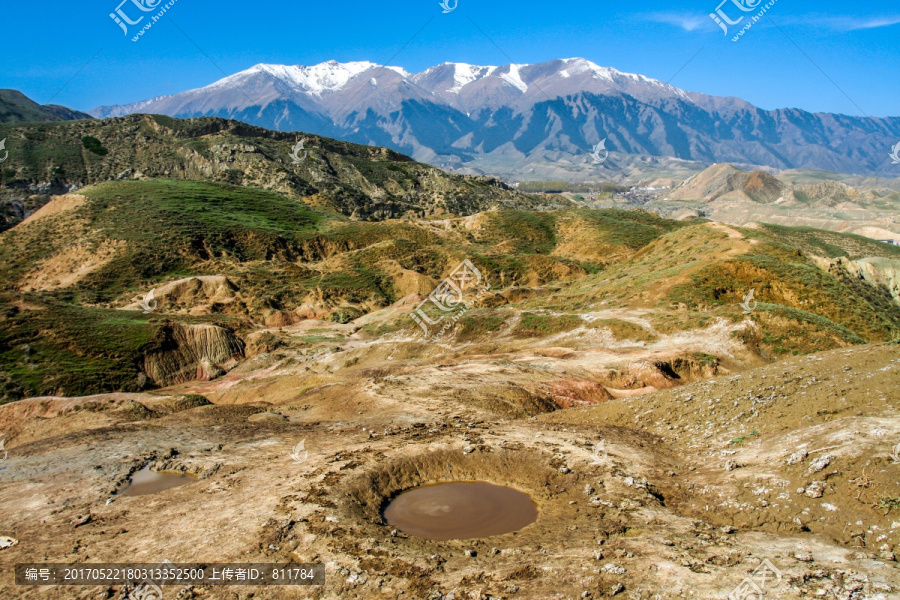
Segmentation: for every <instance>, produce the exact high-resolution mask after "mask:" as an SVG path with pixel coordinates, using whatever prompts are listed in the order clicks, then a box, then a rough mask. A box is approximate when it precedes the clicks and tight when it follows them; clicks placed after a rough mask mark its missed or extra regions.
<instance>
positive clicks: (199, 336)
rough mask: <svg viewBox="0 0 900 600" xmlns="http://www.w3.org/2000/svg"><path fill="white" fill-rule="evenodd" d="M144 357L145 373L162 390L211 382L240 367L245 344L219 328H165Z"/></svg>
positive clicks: (172, 326) (191, 326) (180, 326)
mask: <svg viewBox="0 0 900 600" xmlns="http://www.w3.org/2000/svg"><path fill="white" fill-rule="evenodd" d="M154 342H155V344H154V345H155V348H154V349H153V350H151V351H150V352H148V353H147V354H146V355H145V356H144V372H145V373H146V374H147V376H148V377H149V378H150V379H151V380H152V381H153V382H154V383H155V384H156V385H160V386H167V385H172V384H175V383H183V382H185V381H192V380H200V381H209V380H211V379H215V378H216V377H220V376H221V375H223V374H225V373H226V372H227V371H229V370H231V369H233V368H234V367H236V366H237V365H238V364H239V363H240V361H241V360H243V358H244V343H243V342H242V341H241V340H240V338H238V337H237V336H236V335H235V334H234V332H232V331H230V330H228V329H225V328H223V327H217V326H215V325H182V324H178V323H170V324H167V325H165V326H164V327H163V328H162V329H161V330H160V332H159V333H158V335H157V338H156V339H155V340H154Z"/></svg>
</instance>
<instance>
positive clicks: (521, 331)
mask: <svg viewBox="0 0 900 600" xmlns="http://www.w3.org/2000/svg"><path fill="white" fill-rule="evenodd" d="M584 324H585V321H584V320H583V319H582V318H581V317H579V316H577V315H540V314H534V313H522V320H521V321H519V323H518V325H516V328H515V329H514V330H513V333H514V334H516V335H519V336H521V337H542V336H547V335H551V334H554V333H563V332H565V331H571V330H573V329H575V328H577V327H579V326H581V325H584Z"/></svg>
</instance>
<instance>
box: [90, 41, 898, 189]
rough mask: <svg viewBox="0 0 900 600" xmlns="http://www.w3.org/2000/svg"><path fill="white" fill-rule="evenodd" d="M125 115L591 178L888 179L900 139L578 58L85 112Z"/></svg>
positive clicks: (494, 168)
mask: <svg viewBox="0 0 900 600" xmlns="http://www.w3.org/2000/svg"><path fill="white" fill-rule="evenodd" d="M137 112H143V113H159V114H164V115H169V116H174V117H182V118H187V117H198V116H217V117H226V118H232V119H237V120H240V121H243V122H246V123H250V124H253V125H258V126H261V127H267V128H270V129H277V130H282V131H305V132H310V133H317V134H320V135H327V136H330V137H336V138H339V139H343V140H347V141H352V142H356V143H360V144H374V145H378V146H385V147H388V148H392V149H394V150H397V151H400V152H403V153H405V154H409V155H410V156H412V157H413V158H415V159H417V160H420V161H423V162H429V163H431V164H434V165H438V166H444V167H455V168H460V167H468V168H470V169H471V168H473V167H474V168H475V170H476V171H477V170H479V166H480V167H481V170H483V171H489V172H491V173H493V174H498V175H509V174H515V173H518V174H526V173H528V172H530V171H534V170H535V169H534V167H535V165H547V164H552V163H557V164H558V165H560V168H561V169H562V170H563V171H567V172H569V173H581V174H582V175H584V176H589V175H590V174H594V175H595V177H596V176H598V175H599V176H600V177H601V178H602V176H603V175H605V176H610V175H611V174H614V173H615V172H616V171H617V170H619V171H621V170H622V168H623V167H624V166H625V165H627V164H629V163H630V162H633V161H634V158H635V157H636V156H642V157H658V158H671V159H681V160H684V161H696V162H700V163H704V164H712V163H719V162H730V163H735V164H738V165H744V166H757V167H761V166H764V167H770V168H774V169H791V168H793V169H824V170H829V171H837V172H843V173H854V174H861V175H868V174H873V173H876V172H877V173H879V174H880V175H882V176H892V175H893V176H898V175H900V165H892V164H891V161H890V159H889V158H888V154H889V152H890V149H891V146H893V145H894V144H896V143H897V142H898V141H900V117H888V118H865V117H851V116H845V115H835V114H828V113H810V112H806V111H803V110H799V109H779V110H763V109H760V108H757V107H755V106H753V105H752V104H750V103H748V102H745V101H743V100H740V99H738V98H721V97H715V96H709V95H705V94H700V93H695V92H686V91H684V90H681V89H678V88H676V87H674V86H671V85H668V84H666V83H663V82H660V81H657V80H655V79H650V78H648V77H644V76H642V75H634V74H629V73H623V72H620V71H617V70H616V69H612V68H608V67H601V66H598V65H596V64H594V63H592V62H590V61H588V60H585V59H583V58H571V59H561V60H552V61H548V62H544V63H539V64H533V65H519V64H510V65H505V66H499V67H490V66H488V67H485V66H475V65H468V64H463V63H444V64H441V65H438V66H435V67H431V68H429V69H427V70H425V71H423V72H421V73H408V72H406V71H405V70H403V69H402V68H399V67H385V66H381V65H377V64H374V63H370V62H350V63H338V62H334V61H331V62H326V63H322V64H319V65H315V66H285V65H267V64H260V65H256V66H254V67H252V68H250V69H247V70H246V71H241V72H239V73H237V74H235V75H231V76H229V77H226V78H224V79H221V80H220V81H217V82H215V83H213V84H211V85H208V86H206V87H203V88H200V89H196V90H190V91H186V92H182V93H179V94H175V95H172V96H160V97H157V98H153V99H151V100H146V101H143V102H137V103H134V104H127V105H118V106H102V107H99V108H96V109H94V110H92V111H90V114H91V115H92V116H95V117H99V118H105V117H113V116H122V115H126V114H131V113H137ZM604 139H605V140H606V143H605V146H606V148H607V149H609V150H610V151H611V155H610V157H609V159H608V160H607V161H605V162H604V163H603V164H601V165H595V164H593V162H594V161H592V159H591V157H590V155H589V153H590V151H591V148H592V147H593V146H594V145H595V144H597V143H599V142H600V141H601V140H604ZM476 161H482V162H476Z"/></svg>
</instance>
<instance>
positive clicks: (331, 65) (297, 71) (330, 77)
mask: <svg viewBox="0 0 900 600" xmlns="http://www.w3.org/2000/svg"><path fill="white" fill-rule="evenodd" d="M372 69H388V70H390V71H393V72H395V73H397V74H398V75H400V76H401V77H408V76H409V73H407V72H406V71H405V70H404V69H402V68H401V67H383V66H382V65H379V64H376V63H373V62H369V61H352V62H346V63H341V62H337V61H336V60H329V61H326V62H323V63H319V64H317V65H312V66H304V65H272V64H258V65H255V66H253V67H251V68H250V69H247V70H246V71H241V72H240V73H238V74H236V75H232V76H231V77H226V78H225V79H222V80H220V81H218V82H216V83H215V84H213V85H223V84H224V85H229V84H231V83H233V82H235V81H237V80H239V79H242V78H244V77H246V76H249V75H253V74H256V73H266V74H268V75H271V76H272V77H275V78H276V79H279V80H281V81H284V82H286V83H288V84H290V85H291V86H293V87H295V88H297V89H298V90H301V91H303V92H306V93H308V94H314V95H317V96H321V95H322V94H323V93H324V92H335V91H338V90H340V89H341V88H343V87H344V86H345V85H347V84H348V83H350V81H351V80H353V79H354V78H355V77H357V76H358V75H361V74H362V73H365V72H366V71H370V70H372Z"/></svg>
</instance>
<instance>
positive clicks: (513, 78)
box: [500, 63, 528, 94]
mask: <svg viewBox="0 0 900 600" xmlns="http://www.w3.org/2000/svg"><path fill="white" fill-rule="evenodd" d="M527 66H528V65H517V64H515V63H513V64H510V65H509V73H504V74H503V75H501V76H500V78H501V79H502V80H503V81H505V82H506V83H508V84H510V85H511V86H513V87H515V88H518V89H519V91H520V92H522V93H523V94H524V93H525V92H527V91H528V84H526V83H525V82H524V81H522V76H521V75H520V74H519V69H521V68H522V67H527Z"/></svg>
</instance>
